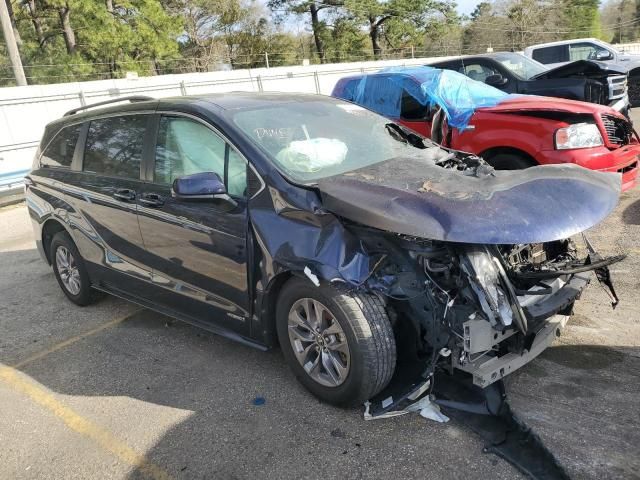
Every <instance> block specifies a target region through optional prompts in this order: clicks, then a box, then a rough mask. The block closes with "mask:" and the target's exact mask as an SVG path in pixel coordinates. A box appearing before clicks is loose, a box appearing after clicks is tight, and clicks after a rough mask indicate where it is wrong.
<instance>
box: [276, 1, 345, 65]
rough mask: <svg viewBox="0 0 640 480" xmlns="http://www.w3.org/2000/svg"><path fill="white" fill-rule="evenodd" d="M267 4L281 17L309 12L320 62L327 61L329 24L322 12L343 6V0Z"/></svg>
mask: <svg viewBox="0 0 640 480" xmlns="http://www.w3.org/2000/svg"><path fill="white" fill-rule="evenodd" d="M267 5H268V6H269V8H270V9H271V10H272V11H274V12H277V13H278V14H279V15H278V16H279V17H281V18H282V17H283V16H287V15H292V14H293V15H303V14H307V13H308V14H309V16H310V18H311V29H312V31H313V39H314V42H315V47H316V52H317V54H318V57H319V58H320V63H324V62H325V61H326V54H325V41H326V34H327V25H326V22H324V21H323V20H321V19H320V12H321V11H323V10H327V9H335V8H339V7H342V6H343V5H344V1H343V0H322V1H317V0H269V2H268V4H267Z"/></svg>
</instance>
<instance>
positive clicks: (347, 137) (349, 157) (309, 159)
mask: <svg viewBox="0 0 640 480" xmlns="http://www.w3.org/2000/svg"><path fill="white" fill-rule="evenodd" d="M233 121H234V122H235V124H236V125H237V126H238V127H240V129H241V130H242V131H243V132H244V133H245V134H246V135H247V136H248V137H249V138H250V139H251V140H252V141H253V143H255V144H256V145H258V146H259V147H260V148H261V149H262V150H263V151H264V152H266V154H267V155H268V156H269V158H270V159H271V160H272V161H273V162H274V163H275V164H276V166H278V168H279V169H280V170H282V171H283V172H284V173H285V175H287V176H288V177H289V178H291V179H292V180H293V181H295V182H298V183H303V184H310V183H315V182H316V181H318V180H319V179H321V178H326V177H330V176H332V175H338V174H341V173H345V172H350V171H352V170H357V169H359V168H363V167H367V166H370V165H373V164H376V163H380V162H384V161H386V160H389V159H392V158H395V157H414V158H415V157H421V156H423V155H424V154H425V150H423V149H420V148H416V147H413V146H411V145H410V144H409V143H407V142H406V141H404V139H403V138H402V135H401V134H398V132H397V131H396V130H394V129H393V128H389V126H388V125H389V120H388V119H386V118H384V117H382V116H380V115H378V114H376V113H373V112H371V111H369V110H367V109H365V108H362V107H360V106H358V105H354V104H352V103H347V102H342V101H340V100H334V99H330V98H323V97H319V98H318V99H317V100H309V101H302V102H287V103H280V104H277V105H274V106H268V107H265V108H256V109H247V110H240V111H238V112H237V113H235V114H234V115H233ZM434 148H436V147H435V146H434Z"/></svg>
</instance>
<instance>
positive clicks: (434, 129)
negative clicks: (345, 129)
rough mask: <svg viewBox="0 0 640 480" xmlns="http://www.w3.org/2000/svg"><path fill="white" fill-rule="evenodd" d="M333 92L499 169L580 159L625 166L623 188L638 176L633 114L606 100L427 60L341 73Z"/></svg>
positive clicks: (586, 163)
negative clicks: (480, 77) (518, 87)
mask: <svg viewBox="0 0 640 480" xmlns="http://www.w3.org/2000/svg"><path fill="white" fill-rule="evenodd" d="M476 84H478V85H476ZM491 89H492V90H491ZM493 90H495V92H494V91H493ZM332 95H333V96H334V97H338V98H342V99H345V100H349V101H352V102H354V103H357V104H359V105H361V106H364V107H366V108H369V109H370V110H374V111H376V112H378V113H381V114H383V115H385V116H387V117H389V118H391V119H392V120H394V121H395V122H396V123H399V124H401V125H404V126H405V127H408V128H410V129H412V130H413V131H415V132H417V133H419V134H421V135H423V136H426V137H429V138H431V139H432V140H434V141H437V142H438V143H441V144H443V145H444V146H446V147H450V148H453V149H455V150H462V151H466V152H471V153H474V154H477V155H479V156H481V157H483V158H484V159H485V160H486V161H487V162H488V163H489V164H491V165H493V166H494V167H495V168H497V169H505V170H514V169H520V168H527V167H530V166H534V165H545V164H552V163H575V164H577V165H580V166H583V167H586V168H589V169H592V170H599V171H604V172H618V173H620V174H622V189H623V190H628V189H629V188H631V187H633V186H634V185H635V183H636V179H637V175H638V160H639V158H640V143H639V139H638V135H637V134H636V132H635V131H634V129H633V126H632V124H631V122H629V120H628V119H627V118H625V117H624V116H623V115H622V114H620V113H618V112H617V111H615V110H613V109H612V108H609V107H607V106H603V105H596V104H592V103H585V102H578V101H573V100H564V99H559V98H550V97H538V96H531V95H510V94H505V93H504V92H501V91H499V90H497V89H494V88H493V87H490V86H488V85H486V84H482V83H481V82H475V81H474V80H471V79H469V78H467V77H465V76H464V75H460V74H458V73H457V72H451V71H442V70H438V69H433V68H429V67H417V68H407V69H399V70H392V71H382V72H380V73H374V74H370V75H357V76H352V77H346V78H342V79H340V80H339V81H338V83H337V84H336V86H335V87H334V90H333V93H332Z"/></svg>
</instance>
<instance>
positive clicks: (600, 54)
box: [596, 50, 613, 60]
mask: <svg viewBox="0 0 640 480" xmlns="http://www.w3.org/2000/svg"><path fill="white" fill-rule="evenodd" d="M612 58H613V54H612V53H611V52H609V51H608V50H598V51H597V52H596V60H611V59H612Z"/></svg>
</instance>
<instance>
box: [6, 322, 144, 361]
mask: <svg viewBox="0 0 640 480" xmlns="http://www.w3.org/2000/svg"><path fill="white" fill-rule="evenodd" d="M141 311H142V310H136V311H135V312H133V313H130V314H128V315H125V316H123V317H120V318H116V319H115V320H111V321H110V322H106V323H103V324H102V325H99V326H97V327H96V328H94V329H91V330H89V331H87V332H85V333H81V334H80V335H76V336H75V337H71V338H68V339H66V340H64V341H62V342H60V343H56V344H55V345H53V346H52V347H50V348H47V349H46V350H42V351H40V352H38V353H35V354H33V355H31V356H29V357H27V358H25V359H24V360H22V361H20V362H18V363H16V364H14V365H13V368H22V367H24V366H25V365H28V364H30V363H33V362H35V361H36V360H39V359H41V358H42V357H46V356H47V355H49V354H51V353H53V352H57V351H58V350H61V349H63V348H65V347H68V346H69V345H72V344H74V343H76V342H78V341H80V340H82V339H84V338H87V337H90V336H91V335H95V334H96V333H100V332H102V331H103V330H106V329H108V328H111V327H113V326H115V325H118V324H119V323H122V322H124V321H125V320H127V319H129V318H131V317H133V316H134V315H135V314H136V313H139V312H141Z"/></svg>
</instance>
